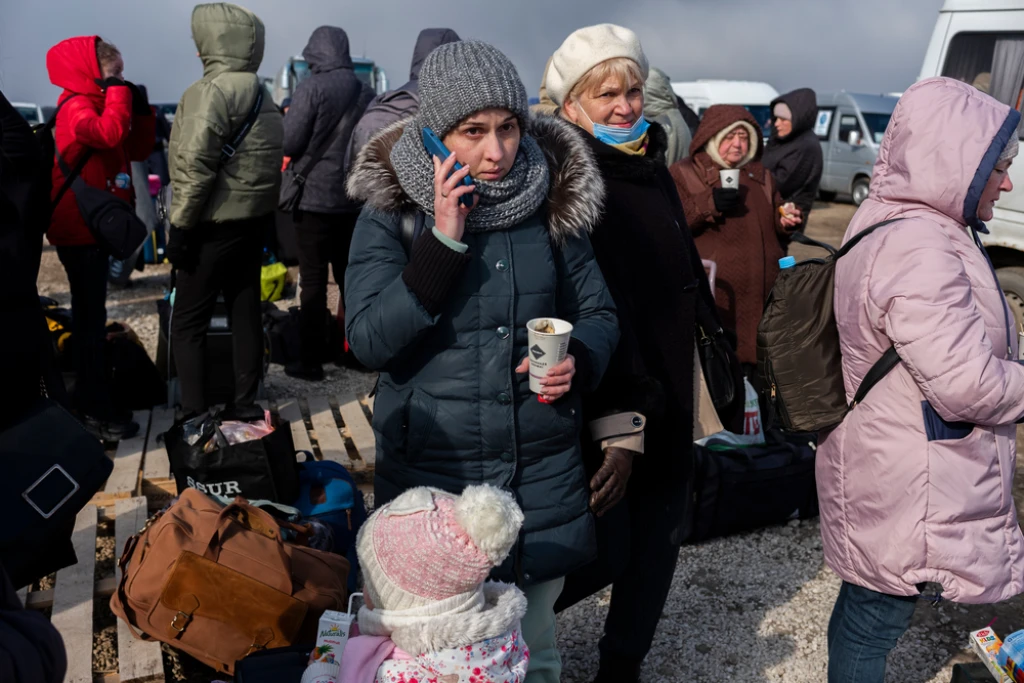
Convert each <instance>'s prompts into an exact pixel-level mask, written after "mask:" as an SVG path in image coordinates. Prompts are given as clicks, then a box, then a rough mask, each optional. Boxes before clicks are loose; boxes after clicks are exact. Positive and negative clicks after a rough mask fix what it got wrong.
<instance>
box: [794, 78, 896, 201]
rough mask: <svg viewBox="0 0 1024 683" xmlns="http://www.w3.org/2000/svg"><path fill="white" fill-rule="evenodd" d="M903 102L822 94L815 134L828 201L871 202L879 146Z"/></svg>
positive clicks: (823, 191)
mask: <svg viewBox="0 0 1024 683" xmlns="http://www.w3.org/2000/svg"><path fill="white" fill-rule="evenodd" d="M897 102H899V98H896V97H889V96H886V95H865V94H862V93H850V92H846V91H840V92H834V93H832V92H823V93H818V118H817V119H815V122H814V132H815V133H816V134H817V136H818V139H819V140H820V141H821V157H822V160H823V162H824V169H823V172H822V174H821V185H819V187H818V192H819V194H820V195H821V198H822V199H824V200H825V201H832V200H833V199H835V198H836V195H845V196H849V197H850V198H851V199H853V203H854V204H856V205H857V206H860V205H861V203H862V202H863V201H864V200H865V199H867V198H868V190H869V188H870V185H871V175H872V173H873V169H874V167H875V159H877V158H878V146H879V145H880V144H881V143H882V136H884V135H885V129H886V128H887V127H888V126H889V119H891V118H892V112H893V110H894V109H895V108H896V103H897Z"/></svg>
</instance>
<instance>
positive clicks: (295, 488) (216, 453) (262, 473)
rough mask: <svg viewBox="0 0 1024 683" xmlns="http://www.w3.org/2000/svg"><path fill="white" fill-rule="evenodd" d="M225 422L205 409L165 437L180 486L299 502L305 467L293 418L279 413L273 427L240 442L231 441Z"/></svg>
mask: <svg viewBox="0 0 1024 683" xmlns="http://www.w3.org/2000/svg"><path fill="white" fill-rule="evenodd" d="M220 425H221V420H220V417H219V416H218V414H217V413H204V414H203V415H200V416H199V417H195V418H192V419H190V420H185V421H180V422H176V423H175V424H174V425H173V426H172V427H171V428H170V429H169V430H167V433H166V435H165V436H164V440H165V443H166V446H167V456H168V458H169V459H170V462H171V471H172V472H173V473H174V479H175V481H176V482H177V484H178V491H184V490H185V489H186V488H193V489H197V490H198V491H201V492H202V493H206V494H209V495H216V496H225V497H227V498H234V497H235V496H242V497H243V498H247V499H249V500H270V501H273V502H275V503H284V504H286V505H292V504H294V503H295V501H296V500H297V499H298V497H299V468H298V464H297V463H296V460H295V446H294V444H293V442H292V431H291V427H290V425H289V423H288V422H287V421H284V420H280V419H277V418H274V419H273V420H272V422H271V425H272V426H273V427H274V431H273V432H271V433H270V434H268V435H266V436H264V437H262V438H260V439H255V440H253V441H245V442H242V443H236V444H230V443H228V442H227V439H226V438H225V437H224V435H223V433H222V432H221V430H220ZM189 441H192V443H189ZM208 443H212V448H211V449H210V452H206V451H207V448H206V446H207V444H208Z"/></svg>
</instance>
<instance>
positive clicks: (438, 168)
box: [430, 153, 479, 242]
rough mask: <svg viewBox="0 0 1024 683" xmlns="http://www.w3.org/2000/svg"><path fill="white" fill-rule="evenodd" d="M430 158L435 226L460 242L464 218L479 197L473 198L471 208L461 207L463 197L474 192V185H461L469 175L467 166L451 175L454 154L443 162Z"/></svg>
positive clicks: (453, 166) (433, 157)
mask: <svg viewBox="0 0 1024 683" xmlns="http://www.w3.org/2000/svg"><path fill="white" fill-rule="evenodd" d="M430 158H431V159H432V160H433V162H434V222H435V225H436V226H437V229H438V230H439V231H441V232H442V233H444V235H445V236H447V237H451V238H452V239H453V240H455V241H457V242H461V241H462V235H463V234H464V233H465V232H466V216H468V215H469V212H470V211H472V210H473V207H475V206H476V203H477V202H478V201H479V197H473V204H472V206H463V205H462V204H460V203H459V199H460V198H461V197H462V196H463V195H467V194H472V193H473V192H475V191H476V185H463V184H462V179H463V178H465V177H466V176H468V175H469V166H463V167H462V168H460V169H459V170H458V171H455V172H454V173H452V169H454V168H455V154H454V153H453V154H451V155H449V157H448V158H447V159H445V160H444V161H443V162H442V161H441V160H440V159H438V158H437V157H436V156H431V157H430Z"/></svg>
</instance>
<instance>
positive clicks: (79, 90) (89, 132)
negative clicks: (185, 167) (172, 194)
mask: <svg viewBox="0 0 1024 683" xmlns="http://www.w3.org/2000/svg"><path fill="white" fill-rule="evenodd" d="M46 69H47V71H48V72H49V75H50V82H51V83H53V84H54V85H56V86H58V87H60V88H63V89H64V92H63V93H61V95H60V98H59V99H58V101H57V106H58V111H57V114H56V116H57V122H56V126H55V128H54V136H55V140H56V143H57V153H58V154H59V155H60V157H61V158H62V159H63V160H64V163H65V164H66V166H67V167H68V168H71V169H75V168H77V166H78V165H79V164H80V163H81V161H82V159H83V158H84V156H85V155H86V154H89V157H88V159H87V160H86V162H85V165H84V166H83V167H82V170H81V178H82V180H84V181H85V182H86V184H88V185H91V186H93V187H98V188H102V189H107V190H109V191H110V192H112V193H114V194H115V195H116V196H118V197H120V198H121V199H124V200H125V201H127V202H130V203H131V202H133V201H134V196H135V193H134V191H133V189H132V186H131V166H130V164H131V162H132V161H143V160H145V159H146V158H147V157H148V156H149V153H150V152H151V151H152V149H153V141H154V139H155V135H156V118H155V116H154V114H153V110H152V108H151V107H150V106H149V103H148V102H147V101H146V97H145V95H144V94H143V93H142V92H141V91H140V90H139V89H138V88H137V87H136V86H135V85H134V84H132V83H129V82H127V81H125V80H124V78H123V75H122V73H123V71H124V60H123V59H122V57H121V53H120V52H119V51H118V49H117V48H116V47H114V46H113V45H111V44H110V43H107V42H105V41H104V40H103V39H101V38H100V37H99V36H80V37H77V38H68V39H67V40H64V41H61V42H60V43H57V44H56V45H54V46H53V47H52V48H50V50H49V52H47V53H46ZM65 180H66V178H65V176H64V173H62V172H61V169H60V165H59V164H56V163H55V164H54V168H53V195H52V198H53V199H57V198H58V195H60V201H59V203H57V205H56V206H55V207H54V210H53V218H52V219H51V221H50V228H49V230H48V231H47V239H48V240H49V242H50V244H52V245H54V246H55V247H57V255H58V256H59V257H60V261H61V263H62V264H63V265H64V269H65V271H67V275H68V282H69V283H70V285H71V312H72V338H73V339H74V363H75V370H76V372H77V375H78V377H77V380H76V386H75V394H74V400H73V405H74V406H75V408H76V409H77V411H78V416H79V418H80V419H81V420H82V422H83V424H84V425H85V427H86V429H88V430H89V431H90V432H92V433H94V434H96V435H97V436H98V437H99V438H102V439H106V440H112V441H116V440H119V439H123V438H129V437H131V436H133V435H134V434H135V433H137V432H138V430H139V425H138V424H137V423H135V422H133V421H132V416H131V413H130V412H127V411H118V410H116V409H115V408H114V406H113V403H112V401H111V397H110V393H109V389H108V387H107V381H106V363H105V359H104V356H103V345H104V341H105V336H106V319H107V310H106V299H107V269H108V255H107V252H106V251H105V250H104V249H103V248H102V247H101V246H100V245H98V244H97V243H96V240H95V238H94V237H93V235H92V233H91V232H90V230H89V227H88V225H86V222H85V220H84V219H83V218H82V214H81V212H80V211H79V209H78V204H77V202H76V200H75V197H74V192H73V191H72V190H71V189H66V190H64V191H63V194H61V192H62V189H63V186H64V184H65Z"/></svg>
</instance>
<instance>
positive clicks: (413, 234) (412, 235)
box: [401, 211, 427, 256]
mask: <svg viewBox="0 0 1024 683" xmlns="http://www.w3.org/2000/svg"><path fill="white" fill-rule="evenodd" d="M426 220H427V219H426V217H425V216H424V215H423V212H422V211H406V212H405V213H403V214H402V225H401V228H402V248H403V249H405V254H406V256H409V255H411V254H412V245H413V244H415V243H416V240H418V239H419V237H420V235H422V234H423V227H424V226H425V224H426Z"/></svg>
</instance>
